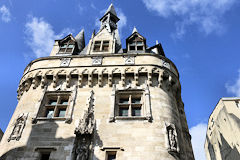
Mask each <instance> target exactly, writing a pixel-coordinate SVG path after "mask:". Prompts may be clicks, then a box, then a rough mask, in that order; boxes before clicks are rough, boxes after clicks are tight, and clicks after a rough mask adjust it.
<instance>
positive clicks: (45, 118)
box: [37, 117, 66, 121]
mask: <svg viewBox="0 0 240 160" xmlns="http://www.w3.org/2000/svg"><path fill="white" fill-rule="evenodd" d="M37 120H38V121H55V120H59V121H65V120H66V118H65V117H53V118H47V117H37Z"/></svg>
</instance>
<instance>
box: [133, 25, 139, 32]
mask: <svg viewBox="0 0 240 160" xmlns="http://www.w3.org/2000/svg"><path fill="white" fill-rule="evenodd" d="M135 32H138V31H137V28H136V27H135V26H134V28H133V31H132V34H133V33H135Z"/></svg>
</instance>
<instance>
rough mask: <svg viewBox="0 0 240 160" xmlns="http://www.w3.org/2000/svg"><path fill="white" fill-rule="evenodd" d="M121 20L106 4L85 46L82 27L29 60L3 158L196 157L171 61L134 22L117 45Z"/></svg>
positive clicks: (106, 159) (126, 159) (172, 159)
mask: <svg viewBox="0 0 240 160" xmlns="http://www.w3.org/2000/svg"><path fill="white" fill-rule="evenodd" d="M119 20H120V19H119V18H118V16H117V13H116V12H115V9H114V7H113V5H112V4H111V5H110V6H109V8H108V10H107V11H106V13H105V14H104V15H103V17H102V18H100V21H101V27H100V29H99V31H97V32H95V31H94V32H93V33H92V36H91V38H90V40H89V42H88V43H87V45H85V37H84V30H82V31H81V32H79V34H78V35H76V36H75V37H74V36H73V35H72V34H70V35H68V36H66V37H65V38H63V39H60V40H56V41H55V44H54V46H53V49H52V52H51V54H50V56H49V57H42V58H38V59H36V60H33V61H32V62H30V63H29V64H28V66H27V67H26V69H25V71H24V73H23V76H22V79H21V80H20V83H19V88H18V90H17V92H18V97H17V98H18V105H17V107H16V110H15V112H14V114H13V116H12V118H11V120H10V123H9V125H8V127H7V129H6V132H5V134H4V137H3V139H2V141H1V144H0V148H1V150H0V156H1V158H2V159H9V160H12V159H26V160H27V159H36V160H47V159H51V160H63V159H64V160H65V159H66V160H70V159H71V160H114V159H117V160H161V159H162V160H180V159H181V160H194V156H193V151H192V145H191V136H190V134H189V129H188V126H187V121H186V117H185V112H184V104H183V102H182V98H181V85H180V82H179V73H178V70H177V68H176V66H175V65H174V63H173V62H172V61H170V60H169V59H168V58H167V57H166V56H165V53H164V51H163V48H162V46H161V44H160V43H157V44H155V45H153V46H151V47H148V46H147V40H146V38H145V37H144V36H143V35H141V34H140V33H139V32H138V31H137V29H136V28H134V29H133V32H132V33H130V34H129V37H127V38H126V41H125V42H126V48H125V49H124V48H122V44H121V40H120V37H119V33H118V28H117V22H118V21H119ZM149 32H150V31H149ZM152 34H154V33H152Z"/></svg>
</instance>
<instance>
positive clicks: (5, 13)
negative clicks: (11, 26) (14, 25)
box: [0, 5, 11, 23]
mask: <svg viewBox="0 0 240 160" xmlns="http://www.w3.org/2000/svg"><path fill="white" fill-rule="evenodd" d="M0 15H1V19H2V21H3V22H6V23H7V22H10V21H11V13H10V11H9V9H8V8H7V7H6V6H5V5H2V7H1V8H0Z"/></svg>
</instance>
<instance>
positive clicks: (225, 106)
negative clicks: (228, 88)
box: [204, 98, 240, 160]
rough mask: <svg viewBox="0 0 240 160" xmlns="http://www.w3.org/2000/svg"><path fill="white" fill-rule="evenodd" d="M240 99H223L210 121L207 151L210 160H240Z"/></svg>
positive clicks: (206, 143)
mask: <svg viewBox="0 0 240 160" xmlns="http://www.w3.org/2000/svg"><path fill="white" fill-rule="evenodd" d="M239 103H240V98H222V99H220V101H219V102H218V104H217V106H216V107H215V109H214V111H213V112H212V114H211V116H210V117H209V120H208V128H207V135H206V140H205V146H204V148H205V151H206V156H207V159H208V160H238V159H240V154H239V151H240V137H239V136H238V135H239V132H240V119H239V118H240V105H239Z"/></svg>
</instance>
